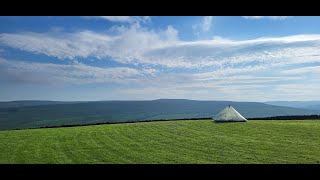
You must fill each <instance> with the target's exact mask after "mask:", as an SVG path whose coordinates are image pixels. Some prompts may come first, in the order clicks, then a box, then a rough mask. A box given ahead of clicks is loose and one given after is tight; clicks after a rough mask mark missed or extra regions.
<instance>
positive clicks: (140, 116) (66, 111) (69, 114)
mask: <svg viewBox="0 0 320 180" xmlns="http://www.w3.org/2000/svg"><path fill="white" fill-rule="evenodd" d="M227 105H232V106H233V107H234V108H236V109H237V111H239V112H240V113H241V114H242V115H243V116H244V117H246V118H254V117H267V116H280V115H310V114H319V111H315V110H314V111H313V110H305V109H298V108H290V107H281V106H273V105H267V104H263V103H256V102H231V101H193V100H165V99H163V100H154V101H96V102H75V103H70V102H68V103H62V102H60V104H46V105H38V106H22V107H10V108H0V130H6V129H17V128H19V129H21V128H32V127H41V126H59V125H72V124H94V123H102V122H109V123H115V122H128V121H142V120H158V119H178V118H199V117H212V116H213V115H215V114H217V113H218V112H219V111H221V110H222V109H223V108H225V107H226V106H227Z"/></svg>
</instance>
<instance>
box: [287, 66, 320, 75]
mask: <svg viewBox="0 0 320 180" xmlns="http://www.w3.org/2000/svg"><path fill="white" fill-rule="evenodd" d="M282 73H283V74H305V73H309V74H310V73H320V66H312V67H302V68H296V69H290V70H284V71H282Z"/></svg>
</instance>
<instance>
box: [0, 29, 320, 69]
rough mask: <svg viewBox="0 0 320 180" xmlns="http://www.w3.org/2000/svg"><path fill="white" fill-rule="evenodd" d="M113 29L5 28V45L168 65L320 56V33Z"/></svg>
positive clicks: (0, 38)
mask: <svg viewBox="0 0 320 180" xmlns="http://www.w3.org/2000/svg"><path fill="white" fill-rule="evenodd" d="M113 30H114V32H115V33H114V32H113V34H108V33H107V34H105V33H95V32H92V31H82V32H76V33H61V34H58V35H57V34H50V33H19V34H8V33H3V34H0V45H3V46H9V47H13V48H18V49H20V50H24V51H29V52H33V53H36V54H45V55H48V56H53V57H57V58H59V59H66V60H74V59H76V58H88V57H95V58H97V59H102V60H103V59H107V60H113V61H117V62H119V63H123V64H134V65H138V64H143V65H149V66H158V65H159V66H162V67H164V68H207V67H214V68H227V67H232V66H234V65H237V66H240V67H243V68H246V67H248V66H249V67H250V66H255V65H257V64H258V65H262V66H264V65H266V66H269V65H272V66H276V65H279V66H280V65H287V64H298V63H306V62H319V61H320V59H319V58H318V56H319V55H320V50H319V49H320V48H319V46H320V45H319V44H320V43H319V42H320V35H318V34H313V35H295V36H284V37H264V38H257V39H252V40H231V39H224V38H221V37H215V38H214V39H212V40H201V41H181V40H179V39H178V31H177V30H176V29H174V27H172V26H168V28H167V29H165V30H162V31H158V32H154V31H149V30H147V29H144V28H141V27H139V26H130V27H122V28H120V29H117V28H115V29H113Z"/></svg>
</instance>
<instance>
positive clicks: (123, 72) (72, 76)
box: [0, 58, 157, 84]
mask: <svg viewBox="0 0 320 180" xmlns="http://www.w3.org/2000/svg"><path fill="white" fill-rule="evenodd" d="M156 73H157V71H156V70H154V69H142V70H137V69H133V68H128V67H115V68H99V67H93V66H88V65H84V64H71V65H64V64H52V63H35V62H26V61H15V60H14V61H13V60H6V59H3V58H0V78H1V79H4V80H9V81H13V82H20V83H21V82H23V83H33V84H65V83H71V84H87V83H107V82H113V83H128V82H131V81H135V80H136V79H137V78H138V77H143V76H145V75H147V76H149V75H154V74H156Z"/></svg>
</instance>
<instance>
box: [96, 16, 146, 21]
mask: <svg viewBox="0 0 320 180" xmlns="http://www.w3.org/2000/svg"><path fill="white" fill-rule="evenodd" d="M100 18H102V19H106V20H108V21H111V22H121V23H139V22H142V23H146V22H150V21H151V18H150V16H100Z"/></svg>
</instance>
